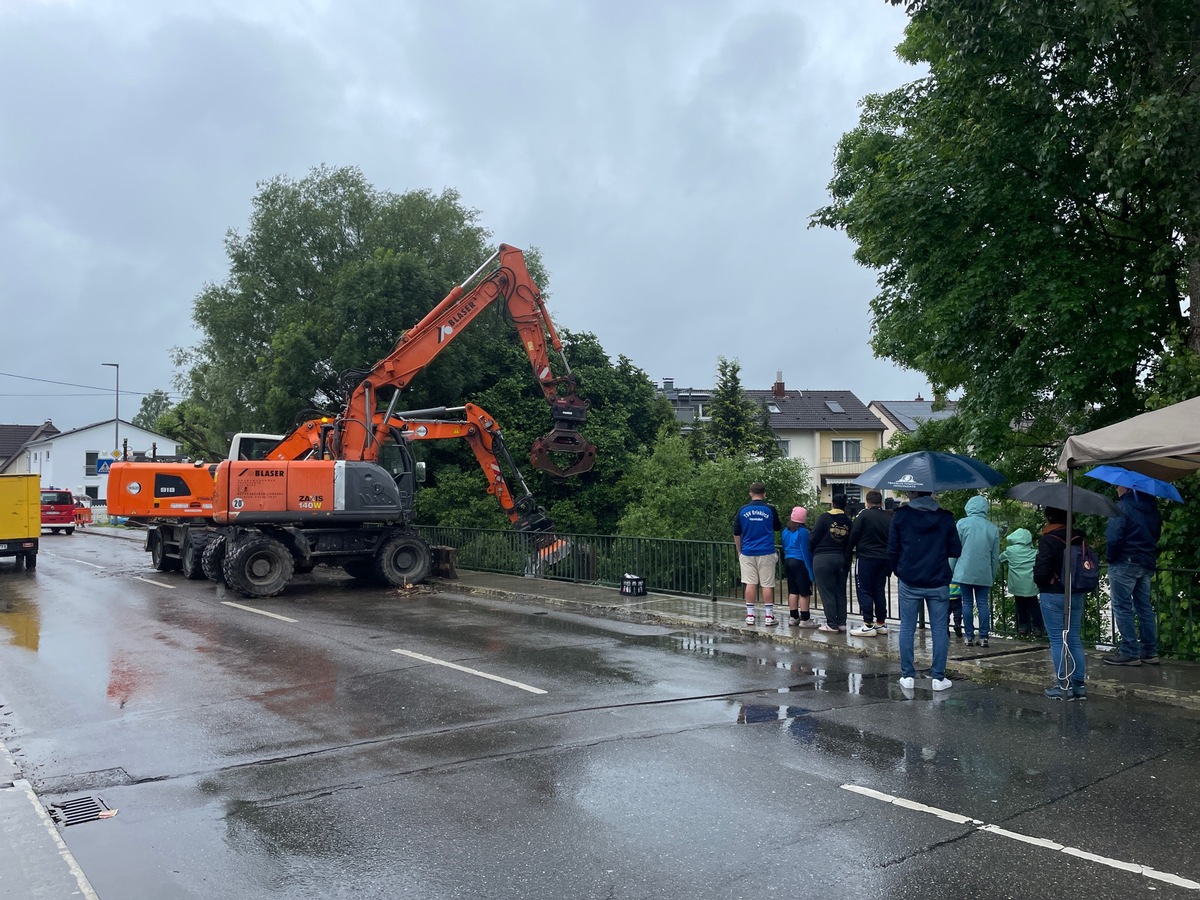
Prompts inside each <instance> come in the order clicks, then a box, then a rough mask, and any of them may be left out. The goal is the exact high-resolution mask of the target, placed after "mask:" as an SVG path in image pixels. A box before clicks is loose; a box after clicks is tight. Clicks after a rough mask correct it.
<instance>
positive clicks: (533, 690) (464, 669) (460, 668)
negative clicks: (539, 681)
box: [392, 650, 546, 694]
mask: <svg viewBox="0 0 1200 900" xmlns="http://www.w3.org/2000/svg"><path fill="white" fill-rule="evenodd" d="M392 652H393V653H399V654H400V655H401V656H410V657H412V658H413V659H419V660H421V662H427V663H433V664H434V665H435V666H445V667H446V668H447V669H456V670H457V671H459V672H466V673H467V674H468V675H478V676H479V677H480V678H487V679H488V680H490V681H498V682H500V683H501V684H507V685H510V686H512V687H515V688H520V689H521V690H523V691H529V693H531V694H544V693H546V692H545V691H543V690H542V689H541V688H535V687H533V686H532V685H528V684H522V683H521V682H519V681H513V680H511V679H509V678H501V677H500V676H499V675H489V674H488V673H487V672H480V671H479V670H478V669H471V668H468V667H467V666H460V665H459V664H458V663H452V662H448V661H447V660H444V659H438V658H437V657H434V656H426V655H425V654H424V653H414V652H413V651H412V650H393V651H392Z"/></svg>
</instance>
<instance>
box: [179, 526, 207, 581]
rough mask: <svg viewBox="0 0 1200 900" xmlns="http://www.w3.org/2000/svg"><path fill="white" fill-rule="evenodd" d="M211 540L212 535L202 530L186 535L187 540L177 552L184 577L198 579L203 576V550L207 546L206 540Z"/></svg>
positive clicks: (191, 579) (190, 579)
mask: <svg viewBox="0 0 1200 900" xmlns="http://www.w3.org/2000/svg"><path fill="white" fill-rule="evenodd" d="M211 540H212V535H210V534H207V533H206V532H203V531H201V532H198V533H194V534H189V535H188V537H187V542H186V543H185V544H184V545H183V550H182V552H181V553H180V554H179V556H180V558H181V560H182V566H183V577H184V578H187V579H188V580H189V581H199V580H200V579H201V578H203V577H204V565H203V559H204V551H205V550H206V549H207V548H208V542H209V541H211Z"/></svg>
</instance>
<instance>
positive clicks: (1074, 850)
mask: <svg viewBox="0 0 1200 900" xmlns="http://www.w3.org/2000/svg"><path fill="white" fill-rule="evenodd" d="M842 789H843V790H847V791H852V792H853V793H855V794H861V795H862V796H864V797H870V798H871V799H873V800H879V801H881V802H883V803H891V804H892V805H894V806H899V807H903V808H904V809H911V810H914V811H916V812H923V813H928V814H929V815H932V816H937V817H938V818H939V819H945V820H946V821H948V822H957V823H959V824H961V825H971V826H973V827H974V828H976V829H977V830H978V831H984V832H987V833H988V834H995V835H998V836H1000V837H1006V838H1010V839H1012V840H1014V841H1020V842H1021V843H1024V844H1032V845H1033V846H1035V847H1042V848H1044V849H1046V850H1055V851H1058V852H1059V853H1065V854H1067V855H1068V856H1075V857H1078V858H1079V859H1086V860H1088V861H1089V862H1094V863H1100V865H1102V866H1108V867H1109V868H1112V869H1120V870H1121V871H1123V872H1133V873H1134V874H1135V875H1144V876H1145V877H1146V878H1153V879H1154V880H1155V881H1162V882H1165V883H1167V884H1172V885H1175V887H1182V888H1187V889H1188V890H1192V891H1200V882H1196V881H1191V880H1190V879H1187V878H1183V877H1181V876H1179V875H1172V874H1171V873H1170V872H1160V871H1158V870H1157V869H1151V868H1150V867H1149V866H1143V865H1140V864H1138V863H1131V862H1125V861H1124V860H1120V859H1112V858H1111V857H1107V856H1097V855H1096V854H1095V853H1088V852H1087V851H1086V850H1080V849H1079V848H1078V847H1068V846H1067V845H1066V844H1060V843H1058V842H1057V841H1048V840H1046V839H1045V838H1038V837H1031V836H1030V835H1027V834H1021V833H1019V832H1016V831H1009V830H1008V829H1006V828H1001V827H1000V826H999V825H988V824H986V823H984V822H981V821H979V819H972V818H970V817H968V816H961V815H959V814H958V813H952V812H949V811H948V810H944V809H938V808H937V807H936V806H926V805H925V804H923V803H914V802H913V801H912V800H905V799H904V798H903V797H896V796H894V795H893V794H884V793H882V792H881V791H873V790H871V789H870V788H866V787H862V786H860V785H857V784H843V785H842Z"/></svg>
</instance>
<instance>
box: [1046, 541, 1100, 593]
mask: <svg viewBox="0 0 1200 900" xmlns="http://www.w3.org/2000/svg"><path fill="white" fill-rule="evenodd" d="M1054 537H1055V538H1057V539H1058V540H1059V541H1062V544H1063V547H1066V545H1067V542H1066V541H1065V540H1063V539H1062V538H1060V537H1058V535H1054ZM1068 558H1069V560H1070V565H1071V593H1072V594H1090V593H1091V592H1092V591H1094V590H1096V588H1098V587H1100V558H1099V557H1098V556H1096V551H1095V550H1093V549H1092V548H1091V547H1089V546H1088V542H1087V541H1082V542H1081V543H1079V544H1075V543H1072V544H1071V553H1070V555H1069V557H1068V556H1067V555H1066V554H1064V555H1063V574H1062V577H1061V578H1060V579H1059V584H1063V585H1065V583H1066V577H1067V562H1068Z"/></svg>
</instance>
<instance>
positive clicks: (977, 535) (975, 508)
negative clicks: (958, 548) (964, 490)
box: [954, 495, 1000, 647]
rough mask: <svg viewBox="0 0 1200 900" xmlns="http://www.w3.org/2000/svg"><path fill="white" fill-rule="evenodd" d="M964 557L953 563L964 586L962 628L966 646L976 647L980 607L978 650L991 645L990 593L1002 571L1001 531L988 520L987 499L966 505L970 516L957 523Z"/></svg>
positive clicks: (979, 499)
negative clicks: (976, 622)
mask: <svg viewBox="0 0 1200 900" xmlns="http://www.w3.org/2000/svg"><path fill="white" fill-rule="evenodd" d="M957 527H958V539H959V540H960V541H962V554H961V555H960V556H959V557H958V559H957V560H955V562H954V583H955V584H958V585H962V599H963V627H964V628H965V630H966V632H967V646H971V645H972V644H974V643H975V607H976V606H978V607H979V646H981V647H986V646H987V645H988V631H989V630H990V626H991V622H992V610H991V607H990V606H989V605H988V592H989V591H990V590H991V588H992V583H993V582H994V581H995V580H996V572H997V571H998V570H999V568H1000V529H999V528H997V527H996V526H995V525H993V524H992V523H991V521H990V520H989V519H988V502H987V498H985V497H981V496H979V495H976V496H974V497H972V498H971V499H970V500H968V501H967V514H966V515H965V516H963V517H962V518H961V519H959V520H958V523H957Z"/></svg>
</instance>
